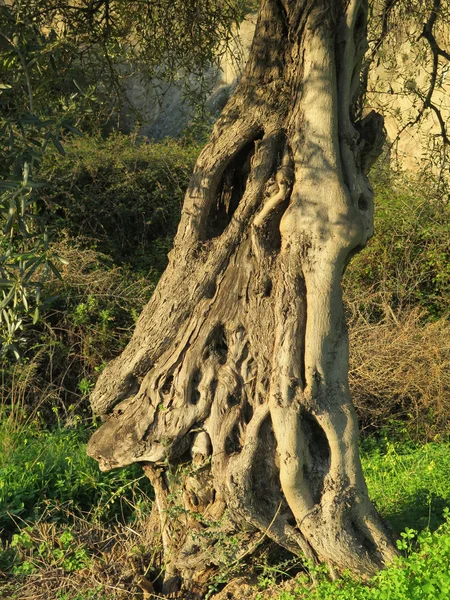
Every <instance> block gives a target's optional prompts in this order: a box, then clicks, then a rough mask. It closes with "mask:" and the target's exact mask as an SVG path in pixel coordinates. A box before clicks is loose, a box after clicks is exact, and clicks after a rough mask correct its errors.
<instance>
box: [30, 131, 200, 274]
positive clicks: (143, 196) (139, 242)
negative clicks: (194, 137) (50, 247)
mask: <svg viewBox="0 0 450 600" xmlns="http://www.w3.org/2000/svg"><path fill="white" fill-rule="evenodd" d="M65 149H66V156H65V157H64V158H61V157H58V159H57V160H55V157H54V156H50V155H48V156H47V157H46V159H45V161H44V164H43V168H42V177H43V178H44V179H45V180H46V181H48V182H49V185H48V186H46V187H45V188H44V189H43V190H40V197H41V202H42V205H43V207H44V211H45V213H46V215H47V218H48V220H49V222H50V224H51V225H52V228H53V230H54V231H57V232H58V231H61V230H65V231H66V232H67V234H68V236H69V237H70V238H73V237H78V236H80V235H82V236H84V237H87V238H88V239H90V240H91V243H92V244H94V245H95V247H96V248H97V249H98V250H99V251H101V252H103V253H105V254H108V255H109V256H111V257H112V258H113V260H114V261H115V263H117V264H123V263H124V262H128V263H132V264H133V266H134V267H135V268H140V269H141V270H142V271H143V272H145V271H146V270H148V269H149V268H150V267H151V268H152V269H157V270H162V269H163V268H164V267H165V264H166V254H167V252H168V251H169V250H170V246H171V240H172V238H173V236H174V234H175V231H176V228H177V225H178V220H179V215H180V209H181V205H182V201H183V197H184V192H185V190H186V187H187V184H188V181H189V177H190V175H191V173H192V170H193V166H194V163H195V159H196V157H197V155H198V152H199V148H198V147H197V146H195V145H183V144H181V143H176V142H174V141H165V142H159V143H151V142H148V141H144V140H142V139H137V138H135V137H130V136H124V135H115V136H112V137H110V138H108V139H107V140H103V139H101V138H92V137H91V138H90V137H84V138H79V139H75V140H73V141H72V142H71V143H70V144H66V146H65Z"/></svg>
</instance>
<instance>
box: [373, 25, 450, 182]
mask: <svg viewBox="0 0 450 600" xmlns="http://www.w3.org/2000/svg"><path fill="white" fill-rule="evenodd" d="M438 24H439V23H437V24H436V26H435V28H434V29H435V30H434V32H433V33H434V35H435V37H436V40H437V43H438V44H439V46H440V47H441V48H442V49H445V50H446V51H447V52H448V51H449V50H450V45H449V40H450V31H449V29H448V25H445V24H444V25H442V27H441V28H440V29H439V28H438ZM423 27H424V23H423V22H422V21H420V22H415V23H413V22H409V23H407V22H406V23H405V24H403V25H402V24H397V25H396V26H395V28H392V29H391V31H390V32H389V33H388V36H387V38H386V41H385V43H384V45H383V47H382V51H381V52H380V53H379V56H378V57H377V59H376V60H377V62H376V63H375V64H373V66H372V70H371V72H370V76H369V82H368V93H367V96H366V106H367V110H369V111H370V110H376V111H377V112H380V113H381V114H383V115H384V117H385V127H386V130H387V134H388V140H390V143H391V152H390V155H391V160H392V161H394V162H395V163H396V164H397V165H399V166H400V167H402V168H404V169H406V170H409V171H414V172H416V171H423V170H424V169H430V168H431V170H432V171H434V172H435V173H437V172H440V171H441V169H442V166H443V165H442V159H443V156H442V137H441V135H440V134H441V125H440V123H439V119H438V116H437V111H439V112H440V114H441V116H442V119H443V122H444V124H445V125H446V128H447V132H448V131H449V130H450V65H449V64H448V62H447V61H446V60H445V59H442V58H441V59H440V60H439V61H438V64H437V68H436V77H435V82H434V90H433V95H432V98H431V102H432V104H433V106H434V107H435V109H437V110H434V109H433V108H427V109H426V110H424V112H423V117H422V118H421V119H420V120H419V121H418V116H419V114H420V113H421V112H422V110H423V105H424V100H425V98H426V97H427V94H428V92H429V90H430V85H433V83H432V79H433V64H432V63H433V56H432V53H431V51H430V47H429V44H428V42H427V41H426V40H425V38H424V37H423V36H422V31H423ZM447 135H448V133H447ZM447 177H448V171H447Z"/></svg>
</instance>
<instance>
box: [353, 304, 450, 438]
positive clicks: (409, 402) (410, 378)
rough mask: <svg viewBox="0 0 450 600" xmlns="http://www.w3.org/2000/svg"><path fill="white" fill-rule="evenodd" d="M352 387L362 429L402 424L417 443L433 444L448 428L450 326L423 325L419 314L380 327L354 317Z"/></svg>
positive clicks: (392, 318)
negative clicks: (392, 423) (394, 423)
mask: <svg viewBox="0 0 450 600" xmlns="http://www.w3.org/2000/svg"><path fill="white" fill-rule="evenodd" d="M349 335H350V348H351V350H350V372H349V378H350V386H351V390H352V395H353V399H354V402H355V405H356V408H357V411H358V414H359V417H360V420H361V422H362V423H363V425H364V426H366V427H367V426H377V427H380V426H383V425H386V423H387V422H388V421H389V419H394V418H395V419H401V420H403V421H404V422H405V425H406V426H407V428H408V430H409V432H410V434H413V436H414V437H415V438H417V439H421V440H431V439H433V438H434V437H435V436H436V435H438V434H441V435H442V434H445V433H447V432H448V431H449V426H450V322H449V321H448V319H445V318H441V319H439V320H437V321H434V322H424V321H423V314H421V312H420V311H419V310H418V309H409V310H403V311H402V312H400V313H397V314H394V312H393V311H392V310H390V309H388V310H386V311H385V317H384V319H383V320H382V321H380V322H378V323H370V322H368V321H366V320H365V319H364V317H363V316H362V315H361V314H357V313H356V314H355V313H354V315H353V318H352V320H351V322H350V327H349Z"/></svg>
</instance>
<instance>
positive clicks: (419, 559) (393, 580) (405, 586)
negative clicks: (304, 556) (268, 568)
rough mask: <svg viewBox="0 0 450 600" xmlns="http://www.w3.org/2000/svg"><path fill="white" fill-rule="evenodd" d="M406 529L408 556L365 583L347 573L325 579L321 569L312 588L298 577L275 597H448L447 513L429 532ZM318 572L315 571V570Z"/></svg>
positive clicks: (370, 599)
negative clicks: (291, 586) (291, 588)
mask: <svg viewBox="0 0 450 600" xmlns="http://www.w3.org/2000/svg"><path fill="white" fill-rule="evenodd" d="M415 535H416V532H415V531H413V530H408V531H407V532H406V533H405V534H404V538H403V539H402V541H403V542H405V544H406V545H407V556H406V557H401V558H398V559H397V560H396V561H395V563H394V564H393V565H392V566H391V567H390V568H389V569H386V570H384V571H380V572H379V573H378V574H377V575H376V576H375V577H374V578H373V579H372V580H371V581H370V582H369V583H368V584H364V583H362V582H360V581H356V580H355V579H353V578H351V577H350V576H345V577H344V578H343V579H341V580H339V581H335V582H330V581H328V580H327V579H326V576H325V573H324V570H323V569H320V568H319V569H318V572H316V576H317V577H318V579H319V582H318V584H317V585H316V586H315V587H311V584H310V582H309V578H308V577H307V576H306V575H302V576H300V577H299V578H298V587H297V589H295V590H294V592H292V593H286V592H283V593H281V594H279V595H277V597H276V598H277V600H306V599H307V600H447V599H448V598H449V597H450V514H449V512H448V510H447V511H446V519H445V522H444V523H443V524H442V525H441V526H440V528H439V529H438V530H437V531H435V532H434V533H431V532H430V531H429V530H425V531H423V532H422V533H421V534H419V535H418V537H417V541H416V543H415V544H413V539H414V538H413V536H414V537H415ZM316 571H317V570H316Z"/></svg>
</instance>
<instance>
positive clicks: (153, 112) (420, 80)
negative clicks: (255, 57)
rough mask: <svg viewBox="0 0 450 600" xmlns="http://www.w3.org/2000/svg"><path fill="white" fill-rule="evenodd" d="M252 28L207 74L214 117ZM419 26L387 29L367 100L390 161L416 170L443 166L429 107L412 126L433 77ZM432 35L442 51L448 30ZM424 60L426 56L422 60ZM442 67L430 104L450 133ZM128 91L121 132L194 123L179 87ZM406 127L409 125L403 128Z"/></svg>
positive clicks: (137, 85) (243, 30) (250, 24)
mask: <svg viewBox="0 0 450 600" xmlns="http://www.w3.org/2000/svg"><path fill="white" fill-rule="evenodd" d="M255 24H256V15H254V14H252V15H248V16H247V17H246V19H245V21H244V22H243V23H242V25H241V27H240V28H239V30H238V31H237V32H236V38H235V43H234V48H232V49H231V51H230V52H228V53H227V54H226V55H225V56H224V57H223V59H222V60H221V62H220V68H219V67H218V68H215V69H211V70H210V71H209V72H208V73H206V75H205V78H206V83H207V87H208V89H209V90H210V95H209V98H208V100H207V109H208V111H209V112H210V114H211V115H212V116H213V117H214V118H215V117H217V116H218V115H219V114H220V112H221V111H222V109H223V107H224V106H225V104H226V102H227V101H228V98H229V97H230V95H231V93H232V91H233V90H234V88H235V86H236V82H237V80H238V79H239V77H240V75H241V73H242V70H243V67H244V65H245V62H246V60H247V57H248V53H249V49H250V46H251V43H252V39H253V34H254V31H255ZM422 27H423V23H422V22H420V23H415V24H411V23H410V24H404V25H396V26H395V28H392V29H391V31H390V32H389V34H388V37H387V39H386V42H385V46H386V48H388V50H383V49H382V51H381V52H380V53H379V56H377V59H376V60H377V62H376V63H375V64H373V66H372V70H371V72H370V77H369V84H368V94H367V98H366V103H367V108H366V110H367V113H370V111H372V110H375V111H377V112H379V113H381V114H383V115H384V116H385V126H386V130H387V133H388V142H390V144H391V148H390V156H391V160H393V161H395V163H396V164H397V165H399V166H401V167H402V168H404V169H407V170H410V171H415V172H416V171H418V170H421V169H423V168H429V167H430V166H431V167H432V169H434V170H438V169H439V168H440V167H441V164H440V150H441V149H440V146H439V138H438V137H436V134H439V131H440V125H439V121H438V118H437V116H436V113H435V112H433V110H430V109H428V110H427V111H425V114H424V116H423V119H422V120H421V122H420V123H419V124H414V125H412V124H413V123H414V121H415V119H416V117H417V115H418V113H419V111H420V109H421V105H422V102H421V100H420V94H421V93H422V97H423V95H424V92H423V90H425V95H426V91H427V89H428V86H429V83H430V77H431V75H430V71H431V53H430V52H429V47H428V44H427V42H426V40H425V39H424V38H420V39H419V36H420V34H421V28H422ZM435 34H436V38H437V40H438V43H439V44H440V45H441V47H442V48H445V49H446V50H448V47H446V46H447V45H448V39H450V35H449V32H448V31H445V29H442V30H440V31H436V32H435ZM424 56H427V57H428V58H426V59H425V60H424V58H423V57H424ZM445 63H446V61H442V64H439V68H438V74H437V80H436V87H435V91H434V94H433V103H434V105H435V106H436V107H438V109H439V110H440V111H441V114H442V117H443V119H444V121H445V122H446V123H448V125H449V129H450V68H449V67H448V65H446V64H445ZM180 80H181V76H180ZM191 83H193V84H194V85H195V83H196V82H195V81H193V80H192V82H191ZM421 90H422V92H421ZM126 93H127V96H128V98H129V101H130V105H131V106H133V107H134V108H135V112H132V111H131V110H130V109H128V110H126V109H125V111H124V115H123V118H122V127H123V129H124V130H127V131H130V130H132V129H134V127H135V123H136V122H141V123H143V125H142V126H141V127H140V129H139V133H140V134H141V135H145V136H148V137H151V138H154V139H162V138H165V137H177V136H179V135H180V133H181V132H182V131H183V129H184V128H185V127H186V126H187V125H188V123H189V121H190V120H191V119H192V116H193V110H192V108H191V107H190V106H189V103H188V102H186V101H184V100H183V92H182V86H181V84H180V85H168V84H165V85H163V86H162V87H160V88H159V89H158V91H157V90H156V89H155V87H154V85H152V84H151V83H149V82H144V81H142V80H141V79H140V78H139V76H138V75H136V76H134V77H132V78H131V79H130V80H129V81H128V84H127V89H126ZM408 123H411V125H410V126H407V124H408ZM430 149H431V150H432V152H431V153H430V152H429V150H430ZM430 157H431V159H430ZM430 160H431V161H432V162H433V163H434V164H430Z"/></svg>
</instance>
